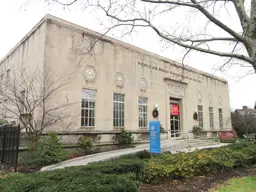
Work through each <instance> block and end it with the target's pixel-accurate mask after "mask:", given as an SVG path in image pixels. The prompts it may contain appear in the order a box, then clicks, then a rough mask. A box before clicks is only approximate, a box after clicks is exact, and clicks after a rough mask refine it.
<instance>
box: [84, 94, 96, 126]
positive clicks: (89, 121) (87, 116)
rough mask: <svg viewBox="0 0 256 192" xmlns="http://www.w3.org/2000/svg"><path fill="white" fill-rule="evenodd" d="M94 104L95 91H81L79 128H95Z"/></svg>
mask: <svg viewBox="0 0 256 192" xmlns="http://www.w3.org/2000/svg"><path fill="white" fill-rule="evenodd" d="M95 102H96V91H95V90H91V89H83V90H82V111H81V126H84V127H94V126H95Z"/></svg>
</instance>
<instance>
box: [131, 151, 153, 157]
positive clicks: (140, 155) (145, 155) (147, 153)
mask: <svg viewBox="0 0 256 192" xmlns="http://www.w3.org/2000/svg"><path fill="white" fill-rule="evenodd" d="M134 155H135V156H136V157H138V158H139V159H150V158H151V153H150V152H149V151H147V150H144V151H139V152H137V153H135V154H134Z"/></svg>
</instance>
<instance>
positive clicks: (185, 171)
mask: <svg viewBox="0 0 256 192" xmlns="http://www.w3.org/2000/svg"><path fill="white" fill-rule="evenodd" d="M254 163H256V145H253V144H242V145H240V144H238V145H236V144H234V145H231V146H227V147H221V148H216V149H212V150H209V149H207V150H197V151H194V152H191V153H183V152H181V153H177V154H168V153H166V154H161V155H160V156H158V157H156V158H151V159H150V160H149V161H148V162H147V163H146V165H145V167H144V169H143V174H142V175H143V178H142V180H143V181H144V182H146V183H152V182H154V183H158V182H162V181H165V180H169V179H184V178H189V177H193V176H202V175H207V174H209V173H215V172H218V171H220V170H224V169H232V168H235V167H241V166H247V165H250V164H254Z"/></svg>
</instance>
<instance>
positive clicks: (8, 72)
mask: <svg viewBox="0 0 256 192" xmlns="http://www.w3.org/2000/svg"><path fill="white" fill-rule="evenodd" d="M10 80H11V79H10V69H8V70H7V74H6V85H9V83H10Z"/></svg>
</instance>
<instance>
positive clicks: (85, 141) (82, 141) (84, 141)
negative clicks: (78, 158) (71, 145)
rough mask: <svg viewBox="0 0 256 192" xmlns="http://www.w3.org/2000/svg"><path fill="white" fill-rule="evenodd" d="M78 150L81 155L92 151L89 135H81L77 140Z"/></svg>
mask: <svg viewBox="0 0 256 192" xmlns="http://www.w3.org/2000/svg"><path fill="white" fill-rule="evenodd" d="M78 146H79V152H80V153H81V154H83V155H88V154H91V153H92V139H91V138H90V137H85V136H81V137H79V140H78Z"/></svg>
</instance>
